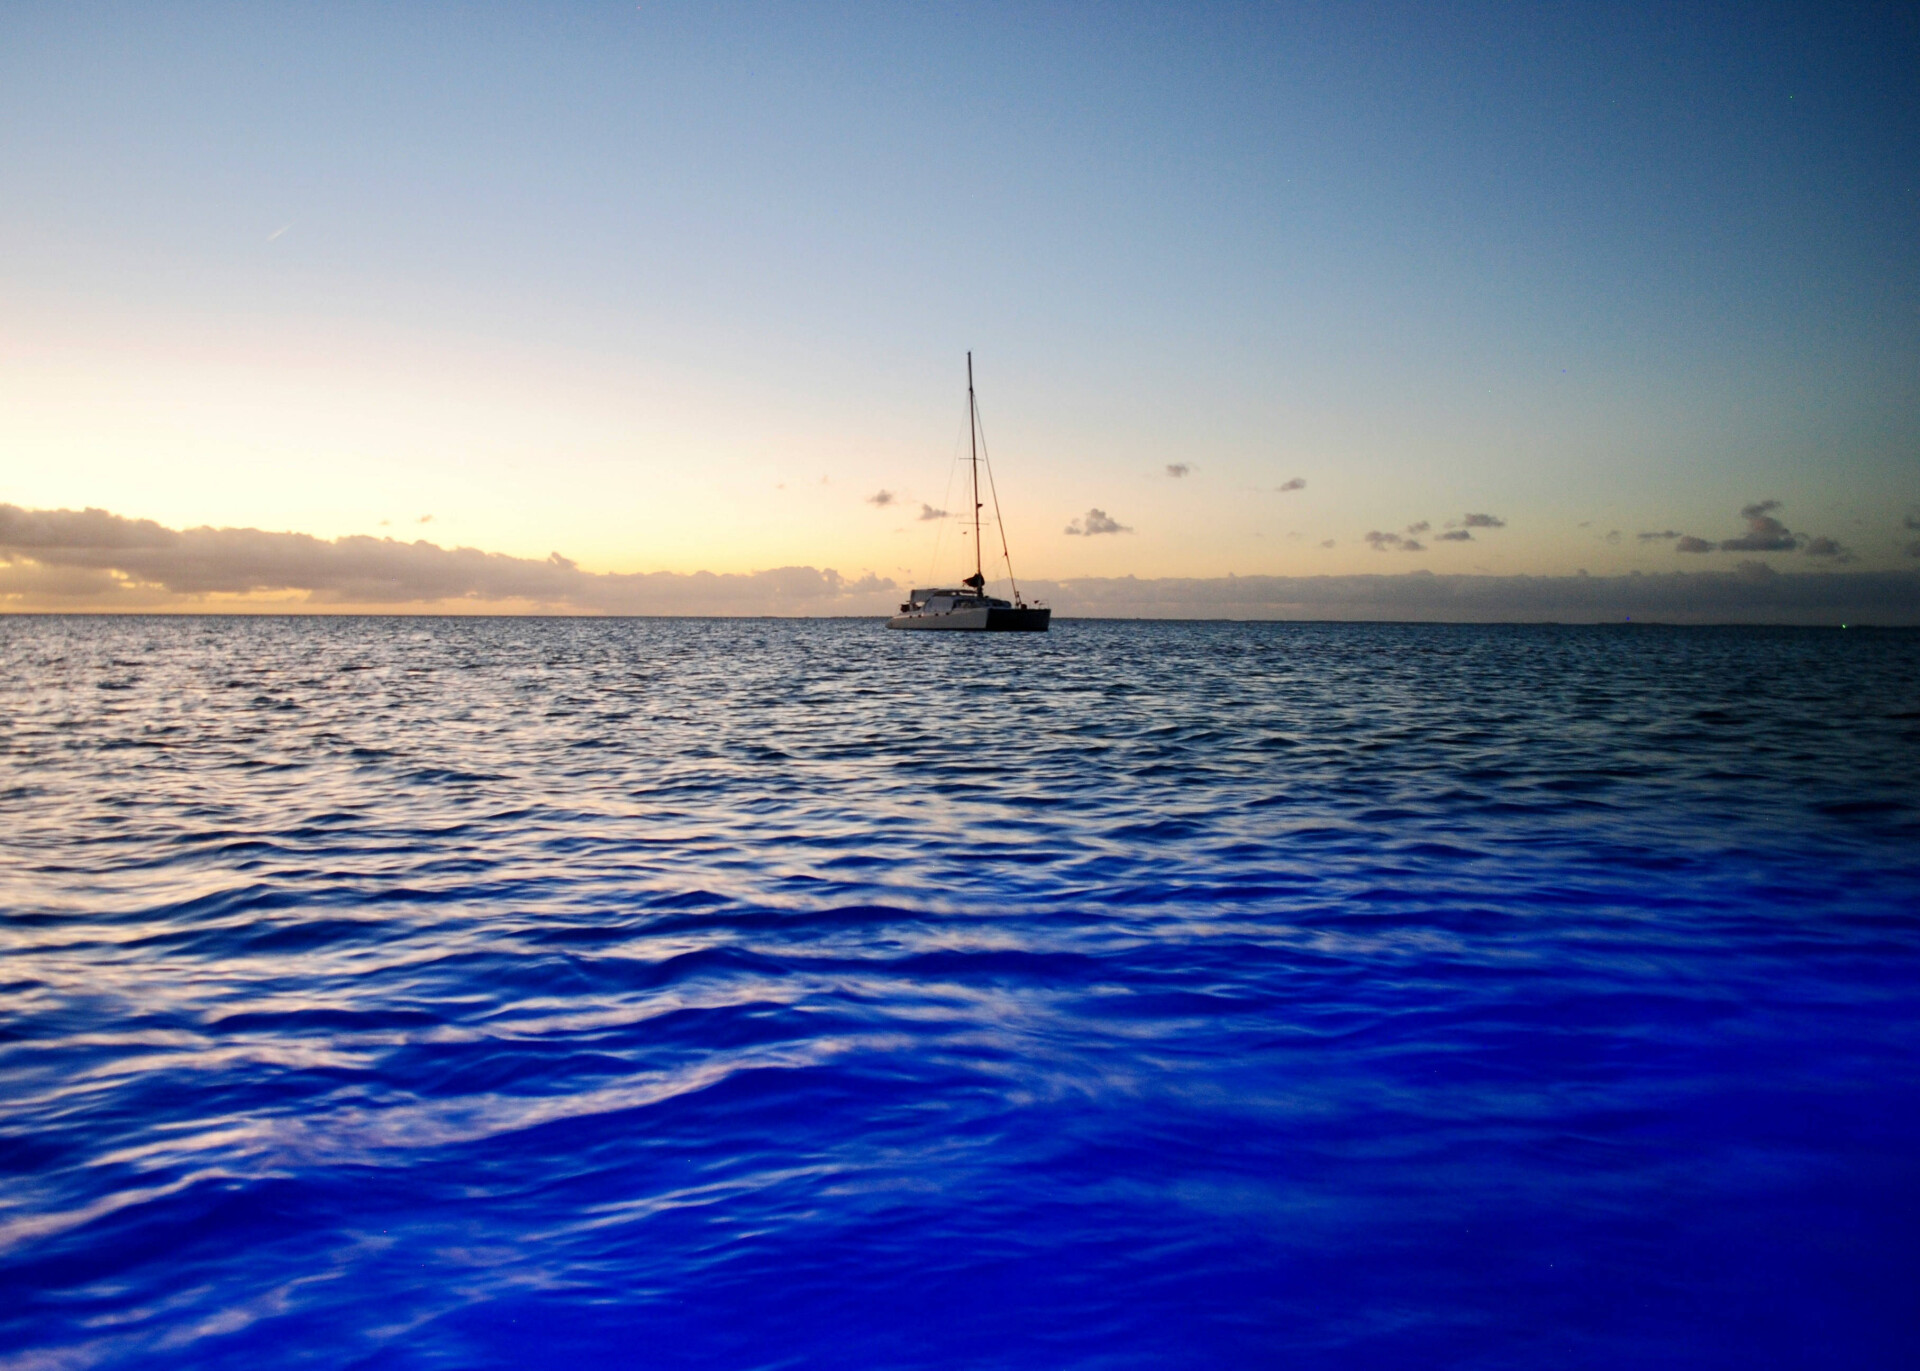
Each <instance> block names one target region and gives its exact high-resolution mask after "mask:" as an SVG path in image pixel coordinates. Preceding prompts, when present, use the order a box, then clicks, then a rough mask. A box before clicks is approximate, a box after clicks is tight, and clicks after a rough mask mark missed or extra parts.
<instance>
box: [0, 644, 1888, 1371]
mask: <svg viewBox="0 0 1920 1371" xmlns="http://www.w3.org/2000/svg"><path fill="white" fill-rule="evenodd" d="M1916 778H1920V633H1916V632H1911V631H1862V630H1841V629H1837V628H1835V629H1804V630H1802V629H1764V628H1672V627H1660V626H1655V625H1638V624H1636V625H1619V626H1607V627H1554V626H1524V627H1477V626H1457V625H1455V626H1448V625H1383V624H1232V623H1162V622H1110V621H1106V622H1103V621H1065V622H1060V623H1057V624H1056V625H1055V627H1054V629H1053V631H1052V632H1051V633H1050V634H1047V635H1045V636H1038V635H1034V636H1028V635H1009V636H999V635H994V636H981V635H964V634H963V635H941V634H896V633H887V632H884V631H883V630H882V629H881V628H880V626H879V624H878V623H877V622H874V621H851V620H840V621H797V620H648V619H546V620H542V619H497V618H489V619H421V618H385V619H380V618H172V617H153V618H143V617H127V618H87V617H73V618H63V617H8V618H0V795H3V796H4V800H5V804H4V809H0V813H3V814H4V816H5V840H4V843H3V844H0V913H3V919H0V940H3V941H0V1367H7V1368H27V1367H34V1368H40V1367H48V1368H52V1367H60V1368H67V1367H140V1368H156V1367H159V1368H171V1367H193V1368H229V1367H231V1368H259V1367H262V1366H305V1365H314V1366H324V1367H367V1368H415V1367H418V1368H427V1367H449V1368H453V1367H459V1368H470V1367H564V1368H568V1371H581V1369H583V1368H588V1367H629V1366H630V1367H658V1368H695V1367H699V1368H709V1367H711V1368H750V1367H751V1368H759V1367H764V1368H776V1367H777V1368H816V1367H817V1368H828V1367H832V1368H841V1367H845V1368H883V1367H901V1368H959V1367H982V1368H986V1367H1021V1368H1024V1367H1033V1368H1189V1367H1191V1368H1202V1367H1206V1368H1217V1367H1312V1368H1321V1367H1329V1368H1345V1367H1374V1366H1379V1367H1474V1368H1506V1367H1513V1368H1521V1367H1525V1368H1537V1367H1544V1366H1551V1367H1555V1368H1578V1367H1594V1368H1602V1367H1604V1368H1619V1367H1623V1366H1634V1367H1663V1366H1672V1367H1726V1368H1741V1371H1750V1369H1751V1368H1756V1367H1847V1368H1863V1367H1907V1366H1913V1365H1916V1364H1920V1293H1916V1292H1920V781H1917V780H1916Z"/></svg>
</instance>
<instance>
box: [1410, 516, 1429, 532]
mask: <svg viewBox="0 0 1920 1371" xmlns="http://www.w3.org/2000/svg"><path fill="white" fill-rule="evenodd" d="M1432 527H1433V525H1432V524H1430V523H1428V522H1427V521H1426V520H1425V519H1422V520H1421V521H1420V522H1419V523H1417V524H1408V525H1407V532H1408V533H1409V534H1415V533H1425V532H1426V531H1427V530H1428V529H1430V528H1432Z"/></svg>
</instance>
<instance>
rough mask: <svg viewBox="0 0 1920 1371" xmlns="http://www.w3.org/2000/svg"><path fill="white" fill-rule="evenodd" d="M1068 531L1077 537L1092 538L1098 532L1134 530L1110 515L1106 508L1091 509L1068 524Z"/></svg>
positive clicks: (1126, 531)
mask: <svg viewBox="0 0 1920 1371" xmlns="http://www.w3.org/2000/svg"><path fill="white" fill-rule="evenodd" d="M1067 532H1068V533H1070V534H1072V535H1073V536H1074V537H1076V538H1083V537H1084V538H1090V537H1092V536H1093V535H1094V534H1096V533H1131V532H1133V530H1132V529H1130V528H1128V527H1127V526H1126V525H1125V524H1123V523H1121V522H1120V521H1119V520H1117V519H1115V518H1113V517H1112V516H1110V515H1109V514H1108V513H1107V512H1106V511H1105V510H1104V509H1090V510H1088V511H1087V512H1086V513H1085V514H1084V515H1082V516H1081V517H1080V518H1078V519H1075V520H1074V521H1073V522H1072V523H1070V524H1068V525H1067Z"/></svg>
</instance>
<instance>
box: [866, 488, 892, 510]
mask: <svg viewBox="0 0 1920 1371" xmlns="http://www.w3.org/2000/svg"><path fill="white" fill-rule="evenodd" d="M867 503H868V504H870V505H878V506H879V507H880V508H882V509H885V508H886V507H887V506H888V505H890V504H892V503H893V492H892V491H890V490H876V491H874V492H873V494H871V495H869V496H868V497H867Z"/></svg>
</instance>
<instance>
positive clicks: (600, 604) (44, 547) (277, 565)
mask: <svg viewBox="0 0 1920 1371" xmlns="http://www.w3.org/2000/svg"><path fill="white" fill-rule="evenodd" d="M893 588H894V586H893V582H891V581H884V580H881V579H879V578H877V577H875V576H872V575H867V576H864V577H862V578H861V579H859V580H857V581H849V580H847V579H846V578H845V577H843V576H841V575H840V573H839V572H837V571H831V570H829V571H819V570H816V569H814V568H813V567H781V568H778V569H776V570H772V571H756V572H751V573H733V574H728V575H714V574H713V573H711V572H704V571H703V572H696V573H694V574H691V575H681V574H678V573H674V572H652V573H636V574H621V573H594V572H588V571H582V570H581V569H580V568H579V567H578V566H577V565H575V564H574V563H573V562H572V561H570V560H568V559H567V558H565V557H562V556H561V555H560V554H559V553H557V552H556V553H554V554H552V555H551V556H549V557H547V558H546V559H545V560H543V561H536V560H534V559H532V558H525V557H508V556H505V555H502V554H500V553H494V552H481V551H479V550H478V549H476V548H465V547H463V548H443V547H440V546H438V545H437V544H434V543H429V542H425V541H417V542H411V543H402V542H397V541H395V540H394V539H392V538H369V537H364V536H356V537H349V538H336V539H332V540H331V541H329V540H327V539H324V538H314V537H311V536H309V535H307V534H304V533H268V532H266V531H264V530H261V529H257V528H191V529H183V530H174V529H168V528H163V527H162V526H160V525H159V524H156V523H153V522H152V521H151V520H146V519H139V520H135V519H123V518H120V517H119V516H117V515H113V514H109V513H107V512H106V511H105V510H99V509H89V510H78V511H76V510H24V509H19V508H16V507H15V506H12V505H0V596H4V597H6V599H8V600H9V601H12V602H14V603H15V604H16V606H17V605H18V604H19V602H21V601H26V602H28V603H30V604H31V605H33V606H34V607H39V608H53V607H58V606H59V605H60V604H62V603H73V602H76V601H99V602H101V603H97V604H94V605H92V606H91V607H95V608H110V607H113V606H115V605H122V606H125V607H127V608H140V607H146V606H151V605H158V606H163V607H164V606H170V607H174V608H183V609H190V608H193V600H194V598H195V597H200V596H206V595H218V594H231V595H244V594H249V593H253V592H267V593H273V592H288V591H293V592H303V593H305V595H306V596H307V603H308V604H309V605H311V606H314V607H325V606H330V605H361V606H400V605H426V604H453V605H466V606H471V607H474V608H481V607H486V606H499V605H507V606H519V607H532V608H545V609H554V610H561V611H572V612H580V613H611V614H834V613H842V614H844V613H858V612H877V610H878V609H881V608H884V607H885V606H884V604H882V603H880V601H879V597H880V596H881V595H882V593H883V592H887V591H891V590H892V589H893ZM869 602H873V603H872V604H871V605H870V604H869Z"/></svg>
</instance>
